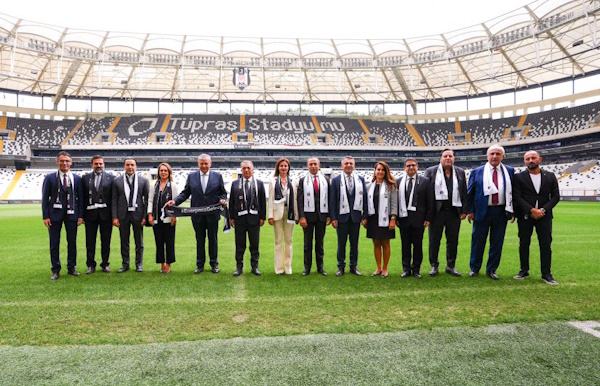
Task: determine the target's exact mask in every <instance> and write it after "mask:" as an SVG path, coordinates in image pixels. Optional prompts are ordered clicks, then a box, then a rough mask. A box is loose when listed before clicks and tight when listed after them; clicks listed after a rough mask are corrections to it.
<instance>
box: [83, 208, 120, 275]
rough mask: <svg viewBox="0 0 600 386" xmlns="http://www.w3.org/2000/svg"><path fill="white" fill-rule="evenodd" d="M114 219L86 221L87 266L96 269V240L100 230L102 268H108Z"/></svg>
mask: <svg viewBox="0 0 600 386" xmlns="http://www.w3.org/2000/svg"><path fill="white" fill-rule="evenodd" d="M112 228H113V225H112V219H110V218H109V219H106V220H100V219H98V220H94V221H90V220H86V222H85V248H86V252H87V260H86V265H87V266H88V267H93V268H96V238H97V235H98V229H100V255H101V256H102V262H101V263H100V266H101V267H102V268H105V267H108V266H109V264H110V263H109V262H108V259H109V257H110V239H111V238H112Z"/></svg>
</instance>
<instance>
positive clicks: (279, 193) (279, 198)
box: [273, 176, 296, 224]
mask: <svg viewBox="0 0 600 386" xmlns="http://www.w3.org/2000/svg"><path fill="white" fill-rule="evenodd" d="M287 188H288V191H289V196H288V197H287V198H288V205H287V207H288V216H287V222H288V223H289V224H295V223H296V215H295V213H294V202H295V201H294V186H293V185H292V179H291V178H289V177H288V180H287ZM285 200H286V197H285V196H284V194H283V186H282V185H281V176H277V180H276V181H275V197H273V202H275V203H277V204H280V203H282V202H284V201H285Z"/></svg>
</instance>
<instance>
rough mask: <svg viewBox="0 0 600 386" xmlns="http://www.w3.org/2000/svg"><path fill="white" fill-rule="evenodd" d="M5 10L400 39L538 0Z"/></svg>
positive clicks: (12, 5)
mask: <svg viewBox="0 0 600 386" xmlns="http://www.w3.org/2000/svg"><path fill="white" fill-rule="evenodd" d="M2 3H3V4H2V8H1V9H0V12H1V13H3V14H6V15H9V16H13V17H16V18H22V19H25V20H30V21H36V22H41V23H47V24H52V25H56V26H60V27H70V28H83V29H93V30H102V31H107V30H108V31H120V32H149V33H159V34H175V35H183V34H187V35H200V36H245V37H275V38H281V37H285V38H288V37H291V38H296V37H298V38H336V39H343V38H349V39H353V38H365V39H366V38H370V39H398V38H410V37H417V36H426V35H431V34H439V33H443V32H450V31H453V30H456V29H460V28H463V27H468V26H471V25H474V24H479V23H481V22H484V21H488V20H490V19H492V18H495V17H497V16H500V15H503V14H505V13H507V12H510V11H512V10H514V9H517V8H520V7H522V6H523V5H525V4H528V3H530V1H517V0H502V1H489V0H479V1H471V0H421V1H410V2H408V1H398V0H395V1H384V0H365V1H338V0H301V1H289V0H288V1H286V0H279V1H273V0H258V1H239V0H229V1H222V0H221V1H219V0H212V1H211V0H208V1H206V0H205V1H195V2H184V1H167V0H161V1H157V0H146V1H137V0H135V1H134V0H118V1H117V0H101V1H89V0H56V1H48V0H31V1H29V0H18V1H15V0H4V1H2Z"/></svg>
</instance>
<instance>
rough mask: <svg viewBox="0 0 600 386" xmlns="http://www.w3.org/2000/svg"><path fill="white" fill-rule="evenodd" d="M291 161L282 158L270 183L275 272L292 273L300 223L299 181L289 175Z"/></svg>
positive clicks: (270, 211)
mask: <svg viewBox="0 0 600 386" xmlns="http://www.w3.org/2000/svg"><path fill="white" fill-rule="evenodd" d="M289 171H290V161H289V160H288V159H287V158H280V159H278V160H277V163H276V164H275V173H274V174H273V178H271V181H270V184H269V205H268V207H269V209H268V210H269V213H268V218H269V224H270V225H272V226H273V230H274V232H275V273H276V274H277V275H281V274H283V273H284V272H285V274H286V275H291V274H292V253H293V250H292V239H293V232H294V224H297V223H298V203H297V201H296V199H295V198H296V192H297V187H298V186H297V182H294V181H292V179H291V178H290V177H289V174H288V173H289Z"/></svg>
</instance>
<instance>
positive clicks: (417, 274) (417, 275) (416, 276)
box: [413, 272, 423, 279]
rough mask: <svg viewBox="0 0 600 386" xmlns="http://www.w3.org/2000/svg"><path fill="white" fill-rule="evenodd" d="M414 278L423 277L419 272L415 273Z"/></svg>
mask: <svg viewBox="0 0 600 386" xmlns="http://www.w3.org/2000/svg"><path fill="white" fill-rule="evenodd" d="M413 276H414V277H415V279H420V278H422V277H423V276H421V274H420V273H419V272H413Z"/></svg>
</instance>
